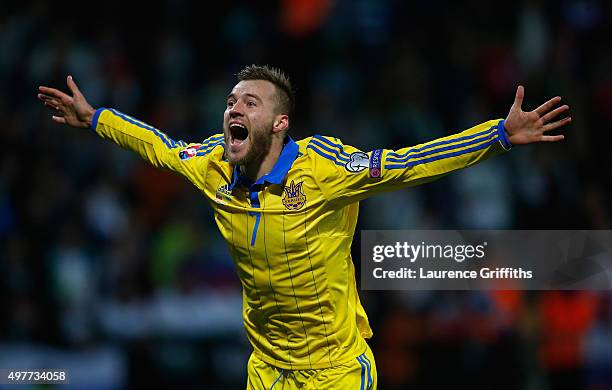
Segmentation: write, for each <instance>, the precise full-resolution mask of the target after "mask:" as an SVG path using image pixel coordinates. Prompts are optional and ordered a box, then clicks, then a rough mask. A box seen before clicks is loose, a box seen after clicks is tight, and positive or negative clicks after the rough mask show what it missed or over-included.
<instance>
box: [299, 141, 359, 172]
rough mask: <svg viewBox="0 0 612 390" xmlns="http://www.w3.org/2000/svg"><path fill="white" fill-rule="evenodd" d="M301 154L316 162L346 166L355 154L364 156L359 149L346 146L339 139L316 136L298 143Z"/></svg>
mask: <svg viewBox="0 0 612 390" xmlns="http://www.w3.org/2000/svg"><path fill="white" fill-rule="evenodd" d="M297 143H298V145H300V152H302V153H303V154H304V155H307V156H308V157H310V158H311V159H314V160H324V161H327V163H333V164H334V165H338V166H345V165H346V164H347V163H348V162H349V161H351V158H352V157H351V156H352V155H354V154H360V153H361V154H363V152H361V151H360V150H359V149H357V148H355V147H353V146H350V145H346V144H344V143H343V142H342V141H341V140H340V139H339V138H336V137H331V136H327V135H320V134H315V135H313V136H312V137H308V138H305V139H303V140H300V141H298V142H297Z"/></svg>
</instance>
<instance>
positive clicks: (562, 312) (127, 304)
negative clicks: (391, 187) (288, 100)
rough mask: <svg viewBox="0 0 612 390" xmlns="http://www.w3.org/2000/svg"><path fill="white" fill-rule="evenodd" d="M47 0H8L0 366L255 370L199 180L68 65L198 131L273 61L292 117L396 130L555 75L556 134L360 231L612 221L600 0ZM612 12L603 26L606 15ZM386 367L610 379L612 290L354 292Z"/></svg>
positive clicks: (500, 105)
mask: <svg viewBox="0 0 612 390" xmlns="http://www.w3.org/2000/svg"><path fill="white" fill-rule="evenodd" d="M142 7H145V6H143V5H142V4H140V5H137V4H134V5H130V4H127V2H120V1H115V0H109V1H106V2H104V3H102V4H99V5H96V6H95V7H94V8H93V9H88V10H87V12H86V13H80V12H79V10H78V9H77V8H76V7H70V6H68V5H66V6H62V7H56V6H54V5H52V3H50V2H46V1H28V2H20V3H17V2H15V3H10V2H9V4H3V7H2V8H3V9H2V10H1V11H0V53H2V54H1V55H0V86H1V87H2V89H3V91H4V93H3V94H0V119H1V122H0V123H1V124H2V128H1V129H0V144H1V146H2V153H1V154H0V307H1V308H2V315H1V316H0V368H10V367H15V366H16V365H19V367H21V366H31V367H32V368H34V367H38V368H42V366H52V365H55V366H57V367H60V366H61V365H66V366H67V367H72V375H73V377H75V378H76V380H75V381H74V384H73V386H74V387H78V383H86V384H87V386H86V387H90V386H93V385H95V386H96V387H98V388H104V389H106V388H108V389H111V388H134V387H138V386H141V385H150V384H158V385H160V386H161V385H166V386H171V385H172V386H180V387H184V388H190V387H199V388H208V389H215V388H219V389H226V388H243V386H244V383H245V378H246V361H247V359H248V355H249V353H250V346H249V345H248V342H247V341H246V337H245V335H244V331H243V328H242V322H241V291H240V284H239V281H238V279H237V278H236V276H235V274H234V269H233V264H232V260H231V259H230V257H229V252H228V251H227V249H226V247H225V244H224V242H222V240H221V237H220V235H219V234H218V233H217V231H216V227H215V225H214V221H213V217H212V212H211V210H210V208H209V207H208V205H207V204H206V200H205V199H204V197H203V196H202V195H201V194H200V193H198V191H197V190H196V189H195V188H193V187H192V186H190V185H189V184H188V183H187V182H186V181H185V180H183V179H181V178H179V177H176V176H173V175H171V174H169V173H167V172H163V171H158V170H154V169H153V168H151V167H149V166H147V165H145V164H144V163H143V162H142V161H140V160H139V159H138V158H137V157H135V156H134V155H132V154H130V153H128V152H126V151H123V150H121V149H119V148H118V147H116V146H115V145H112V144H110V143H109V142H106V141H102V140H100V139H99V138H98V137H97V136H96V135H95V134H94V133H93V132H92V131H90V130H77V129H71V128H67V127H64V126H60V125H57V124H55V123H53V122H52V121H51V119H50V116H51V113H49V112H47V111H46V109H45V108H44V107H42V104H40V103H39V102H38V101H37V100H36V93H37V86H39V85H48V86H53V87H56V88H59V89H62V90H67V87H66V85H65V77H66V75H67V74H71V75H73V77H74V79H75V81H76V82H77V84H78V85H79V87H80V89H81V91H82V92H83V93H84V94H85V96H86V97H87V98H88V100H89V101H90V103H91V104H92V105H93V106H94V107H114V108H117V109H119V110H121V111H123V112H126V113H129V114H130V115H132V116H134V117H136V118H139V119H141V120H144V121H146V122H148V123H149V124H152V125H154V126H156V127H157V128H159V129H162V130H164V131H165V132H166V133H168V134H169V135H170V136H171V137H172V138H174V139H182V140H185V141H191V142H197V141H200V140H203V139H205V138H206V137H207V136H208V135H210V134H211V133H213V132H218V131H219V130H220V129H221V123H222V112H223V110H224V106H225V96H226V95H227V93H228V92H229V90H230V89H231V87H232V86H233V85H234V83H235V78H234V74H235V73H236V72H237V71H239V70H240V69H241V68H242V67H243V66H245V65H248V64H251V63H257V64H270V65H274V66H278V67H281V68H282V69H284V70H285V71H286V72H287V73H288V74H289V75H290V76H291V79H292V81H293V83H294V87H295V89H296V92H297V109H296V114H295V116H294V118H292V121H291V135H292V137H294V138H301V137H305V136H308V135H312V134H314V133H320V134H325V135H333V136H336V137H338V138H340V139H342V140H343V142H344V143H346V144H351V145H354V146H357V147H359V148H362V149H364V150H371V149H374V148H381V147H385V148H399V147H402V146H408V145H412V144H417V143H420V142H424V141H428V140H431V139H433V138H437V137H440V136H444V135H447V134H451V133H454V132H458V131H460V130H463V129H465V128H468V127H470V126H472V125H474V124H477V123H480V122H484V121H486V120H489V119H495V118H503V117H505V116H506V114H507V112H508V110H509V108H510V105H511V104H512V101H513V99H514V91H515V89H516V86H517V85H518V84H519V83H520V84H522V85H524V86H525V91H526V97H525V102H524V108H525V109H534V108H535V107H536V106H537V105H539V104H540V103H541V102H543V101H545V100H546V99H548V98H550V97H552V96H555V95H561V96H563V98H564V101H565V102H566V103H568V104H569V105H570V106H571V111H572V114H571V115H572V117H573V122H572V124H571V125H570V126H569V127H568V128H567V129H564V131H563V133H564V134H566V141H565V142H563V143H562V144H541V145H535V146H529V147H525V148H516V149H515V150H513V151H512V152H511V153H508V154H506V155H504V156H501V157H497V158H495V159H493V160H490V161H487V162H485V163H484V164H482V165H479V166H477V167H474V168H471V169H468V170H466V171H462V172H459V173H455V174H452V175H450V176H449V177H446V178H444V179H441V180H439V181H438V182H435V183H432V184H429V185H426V186H423V187H418V188H413V189H406V190H401V191H397V192H394V193H390V194H386V195H383V196H379V197H377V198H373V199H369V200H367V201H364V202H363V203H362V208H361V218H360V221H359V226H358V229H357V230H358V233H357V235H356V238H355V243H354V246H353V247H354V256H353V257H354V261H355V264H356V266H357V267H359V254H358V253H359V230H360V229H366V228H367V229H610V228H611V217H612V215H611V214H610V208H609V207H610V206H609V199H610V198H611V196H610V195H611V194H612V191H611V188H610V187H611V181H610V176H611V174H612V154H611V153H609V151H608V148H609V146H608V145H610V143H611V141H612V129H611V127H612V125H611V124H610V123H612V109H611V107H612V73H610V72H609V69H611V68H612V51H610V45H609V41H608V39H607V38H606V37H609V36H610V33H611V31H610V29H611V28H612V20H611V16H612V12H611V10H610V7H611V5H610V4H609V3H608V2H604V1H598V0H561V1H545V0H542V1H536V0H524V1H520V2H507V3H504V4H499V3H498V2H481V1H474V0H472V1H466V2H451V1H441V0H430V1H409V2H404V1H399V0H356V1H350V0H336V1H332V0H310V1H307V0H280V1H275V2H250V1H249V2H247V1H235V2H231V5H230V4H229V3H228V4H227V5H225V4H222V3H210V5H204V4H199V5H196V4H193V3H191V2H188V1H185V0H181V1H169V0H168V1H160V2H150V3H147V4H146V8H147V9H146V12H145V10H143V9H142ZM606 31H607V32H606ZM361 296H362V300H363V304H364V306H365V308H366V310H367V312H368V314H369V318H370V321H371V323H372V326H373V328H374V333H375V336H374V338H373V339H372V341H371V345H372V349H373V350H374V353H375V356H376V359H377V364H378V371H379V378H380V379H379V380H380V388H383V389H405V388H447V387H448V384H449V383H452V384H454V385H455V386H456V387H459V388H463V387H466V388H468V387H469V388H471V389H489V388H493V387H495V388H507V389H565V388H568V389H570V388H571V389H592V390H599V389H612V294H610V293H609V292H607V291H604V292H588V291H566V292H559V291H547V292H535V291H523V292H521V291H472V292H452V293H449V292H434V291H422V292H401V293H398V292H384V291H361Z"/></svg>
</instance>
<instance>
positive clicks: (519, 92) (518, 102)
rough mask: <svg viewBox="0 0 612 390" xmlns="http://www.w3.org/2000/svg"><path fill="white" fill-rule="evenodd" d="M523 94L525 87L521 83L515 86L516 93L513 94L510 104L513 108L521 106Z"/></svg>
mask: <svg viewBox="0 0 612 390" xmlns="http://www.w3.org/2000/svg"><path fill="white" fill-rule="evenodd" d="M524 96H525V88H523V86H522V85H519V86H518V87H517V88H516V95H515V96H514V103H513V104H512V106H513V107H514V108H519V109H520V108H521V106H522V105H523V97H524Z"/></svg>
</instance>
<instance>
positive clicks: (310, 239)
mask: <svg viewBox="0 0 612 390" xmlns="http://www.w3.org/2000/svg"><path fill="white" fill-rule="evenodd" d="M92 127H93V128H94V129H95V131H96V132H97V133H98V134H99V135H100V136H102V137H103V138H108V139H111V140H112V141H114V142H116V143H117V144H119V145H121V146H122V147H124V148H127V149H130V150H132V151H134V152H136V153H138V154H139V155H140V156H141V157H142V158H144V159H145V160H147V161H148V162H150V163H151V164H153V165H154V166H156V167H164V168H168V169H170V170H172V171H175V172H177V173H180V174H181V175H184V176H185V177H186V178H187V179H189V180H190V181H191V182H192V183H193V184H194V185H195V186H196V187H197V188H198V189H199V190H200V191H201V192H202V193H203V194H204V195H205V197H206V198H207V199H208V201H209V203H210V205H211V206H212V207H213V209H214V215H215V222H216V223H217V226H218V228H219V230H220V231H221V234H222V235H223V238H224V239H225V240H226V242H227V244H228V246H229V250H230V252H231V255H232V257H233V259H234V262H235V265H236V269H237V272H238V276H239V277H240V281H241V283H242V293H243V317H244V325H245V328H246V333H247V336H248V338H249V340H250V342H251V344H252V345H253V348H254V354H255V355H256V356H257V357H259V358H260V359H261V360H263V361H265V362H267V363H269V364H271V365H274V366H276V367H279V368H284V369H290V370H296V369H298V370H299V369H318V368H327V367H333V366H336V365H339V364H344V363H346V362H348V361H350V360H352V359H355V358H356V357H357V356H359V355H360V354H362V353H364V351H365V350H366V345H365V341H364V338H369V337H371V336H372V330H371V329H370V326H369V324H368V318H367V316H366V313H365V311H364V309H363V307H362V305H361V303H360V301H359V296H358V293H357V287H356V281H355V268H354V266H353V262H352V259H351V243H352V239H353V234H354V232H355V225H356V223H357V215H358V209H359V201H360V200H362V199H365V198H367V197H368V196H371V195H374V194H377V193H380V192H384V191H390V190H394V189H398V188H402V187H407V186H413V185H418V184H421V183H424V182H428V181H431V180H434V179H436V178H438V177H441V176H443V175H446V174H448V173H450V172H452V171H454V170H457V169H460V168H465V167H467V166H470V165H472V164H475V163H477V162H479V161H482V160H484V159H485V158H487V157H489V156H492V155H495V154H497V153H500V152H502V151H504V150H505V149H508V148H509V147H510V144H509V142H508V139H507V138H506V134H505V130H504V126H503V121H500V120H493V121H489V122H485V123H483V124H480V125H478V126H475V127H472V128H470V129H468V130H465V131H463V132H461V133H458V134H455V135H451V136H448V137H445V138H440V139H437V140H435V141H432V142H428V143H424V144H421V145H417V146H414V147H409V148H403V149H399V150H387V149H378V150H373V151H370V152H363V151H360V150H358V149H356V148H354V147H352V146H349V145H344V144H343V143H342V142H341V141H340V140H339V139H337V138H332V137H326V136H320V135H315V136H313V137H309V138H306V139H303V140H300V141H297V142H295V141H293V140H292V139H291V138H289V137H287V139H286V142H285V145H284V149H283V151H282V153H281V155H280V157H279V159H278V161H277V163H276V165H275V166H274V168H273V169H272V171H271V172H270V173H268V174H266V175H264V176H262V177H261V178H259V179H258V180H257V181H255V182H252V181H250V180H249V179H247V178H245V177H243V176H241V175H240V173H239V172H240V170H239V169H236V167H234V166H233V165H231V164H230V163H229V162H228V161H227V160H226V159H225V158H224V147H225V144H224V138H223V134H215V135H213V136H211V137H209V138H207V139H206V140H204V141H202V142H200V143H190V144H187V143H185V142H182V141H174V140H172V139H171V138H169V137H168V136H167V135H166V134H164V133H162V132H161V131H159V130H157V129H156V128H154V127H152V126H149V125H147V124H145V123H143V122H141V121H139V120H137V119H134V118H132V117H130V116H127V115H125V114H123V113H121V112H119V111H116V110H112V109H104V108H101V109H99V110H97V111H96V114H95V116H94V120H93V123H92Z"/></svg>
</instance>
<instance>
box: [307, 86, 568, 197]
mask: <svg viewBox="0 0 612 390" xmlns="http://www.w3.org/2000/svg"><path fill="white" fill-rule="evenodd" d="M523 96H524V89H523V87H522V86H519V87H518V88H517V91H516V96H515V99H514V104H513V105H512V107H511V108H510V113H509V114H508V116H507V117H506V119H505V120H502V119H495V120H491V121H488V122H484V123H482V124H480V125H476V126H474V127H472V128H470V129H467V130H465V131H463V132H461V133H456V134H453V135H450V136H447V137H444V138H439V139H436V140H433V141H430V142H426V143H423V144H420V145H416V146H413V147H408V148H402V149H398V150H389V149H378V150H374V151H372V152H368V153H365V152H362V151H360V150H357V149H355V148H353V147H352V146H349V145H344V144H343V143H342V142H341V141H340V140H338V139H335V138H329V137H322V136H314V137H313V138H312V140H311V141H310V142H309V144H308V146H307V149H309V150H311V151H312V152H313V153H310V154H311V155H312V156H313V157H314V158H315V160H314V161H315V164H316V166H317V167H318V169H320V170H322V171H324V172H325V174H324V175H320V176H317V178H319V186H320V187H321V189H322V191H323V193H324V194H325V196H326V197H327V199H328V200H339V201H342V202H346V203H350V202H355V201H358V200H361V199H364V198H366V197H369V196H372V195H375V194H377V193H380V192H383V191H391V190H394V189H398V188H402V187H407V186H415V185H419V184H423V183H427V182H430V181H432V180H435V179H437V178H440V177H442V176H444V175H447V174H449V173H451V172H453V171H456V170H459V169H463V168H466V167H469V166H472V165H474V164H477V163H479V162H481V161H484V160H485V159H487V158H489V157H491V156H494V155H496V154H499V153H503V152H504V151H507V150H509V149H510V148H511V147H512V146H513V145H525V144H530V143H535V142H555V141H561V140H562V139H563V136H562V135H545V134H546V133H547V132H548V131H550V130H554V129H557V128H560V127H562V126H564V125H566V124H568V123H569V122H570V121H571V118H569V117H567V118H564V119H558V120H555V118H557V117H558V116H559V115H560V114H562V113H564V112H566V111H568V110H569V107H568V106H567V105H563V106H560V107H556V108H555V106H557V105H558V104H559V102H560V101H561V98H560V97H558V96H557V97H555V98H552V99H550V100H549V101H547V102H546V103H544V104H542V105H541V106H540V107H538V108H537V109H535V110H533V111H531V112H524V111H523V110H522V108H521V105H522V102H523Z"/></svg>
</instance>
